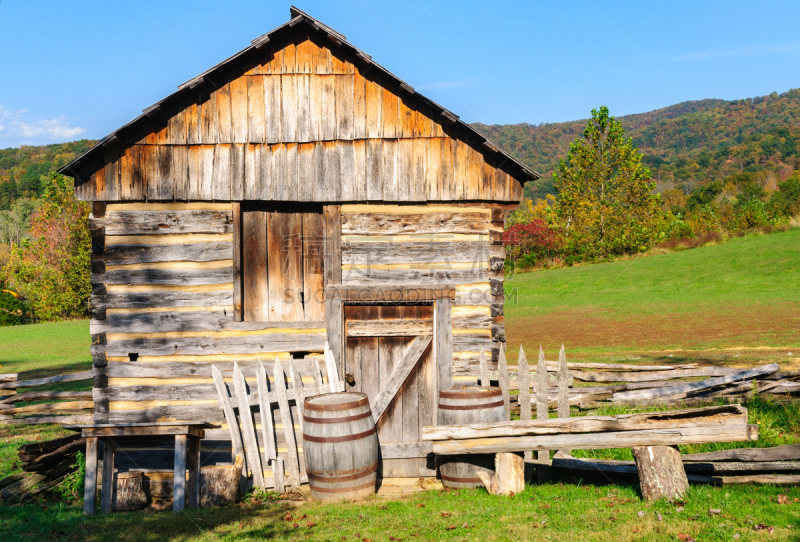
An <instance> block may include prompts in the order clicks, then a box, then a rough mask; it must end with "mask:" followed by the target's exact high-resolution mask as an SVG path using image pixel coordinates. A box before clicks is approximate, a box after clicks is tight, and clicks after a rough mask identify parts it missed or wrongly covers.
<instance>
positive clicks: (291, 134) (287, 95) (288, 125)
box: [281, 65, 297, 142]
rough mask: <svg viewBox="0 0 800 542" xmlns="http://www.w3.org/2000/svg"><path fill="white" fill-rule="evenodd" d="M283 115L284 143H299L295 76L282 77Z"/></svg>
mask: <svg viewBox="0 0 800 542" xmlns="http://www.w3.org/2000/svg"><path fill="white" fill-rule="evenodd" d="M284 67H285V65H284ZM281 114H282V115H281V127H282V128H283V141H284V142H290V141H297V80H296V78H295V76H294V75H282V76H281Z"/></svg>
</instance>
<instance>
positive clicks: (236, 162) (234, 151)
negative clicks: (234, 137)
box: [231, 143, 245, 201]
mask: <svg viewBox="0 0 800 542" xmlns="http://www.w3.org/2000/svg"><path fill="white" fill-rule="evenodd" d="M244 165H245V145H243V144H241V143H237V144H235V145H231V200H233V201H242V200H243V199H244Z"/></svg>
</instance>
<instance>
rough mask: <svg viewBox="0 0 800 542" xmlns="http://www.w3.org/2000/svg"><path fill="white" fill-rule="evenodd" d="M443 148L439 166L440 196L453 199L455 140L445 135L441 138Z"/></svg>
mask: <svg viewBox="0 0 800 542" xmlns="http://www.w3.org/2000/svg"><path fill="white" fill-rule="evenodd" d="M439 141H440V142H441V145H442V148H441V151H440V153H439V158H440V160H441V166H440V168H439V185H440V192H439V197H440V198H441V199H442V201H452V200H453V147H452V143H453V140H452V139H450V138H449V137H443V138H441V139H440V140H439Z"/></svg>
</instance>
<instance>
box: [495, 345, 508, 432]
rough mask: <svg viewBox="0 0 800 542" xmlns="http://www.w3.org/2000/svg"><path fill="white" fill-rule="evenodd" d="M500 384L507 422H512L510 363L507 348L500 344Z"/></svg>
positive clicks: (498, 370)
mask: <svg viewBox="0 0 800 542" xmlns="http://www.w3.org/2000/svg"><path fill="white" fill-rule="evenodd" d="M497 373H498V378H497V380H498V382H499V384H500V391H502V392H503V408H505V411H506V420H511V397H510V395H509V392H508V361H507V360H506V347H505V345H504V344H503V343H500V357H499V359H498V360H497Z"/></svg>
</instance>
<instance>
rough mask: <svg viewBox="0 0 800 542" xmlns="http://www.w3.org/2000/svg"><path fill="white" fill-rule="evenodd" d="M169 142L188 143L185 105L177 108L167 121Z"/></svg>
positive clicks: (172, 143)
mask: <svg viewBox="0 0 800 542" xmlns="http://www.w3.org/2000/svg"><path fill="white" fill-rule="evenodd" d="M167 144H169V145H186V110H185V109H184V107H183V106H180V107H179V108H175V109H174V110H173V111H172V115H171V116H170V119H169V121H167Z"/></svg>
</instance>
